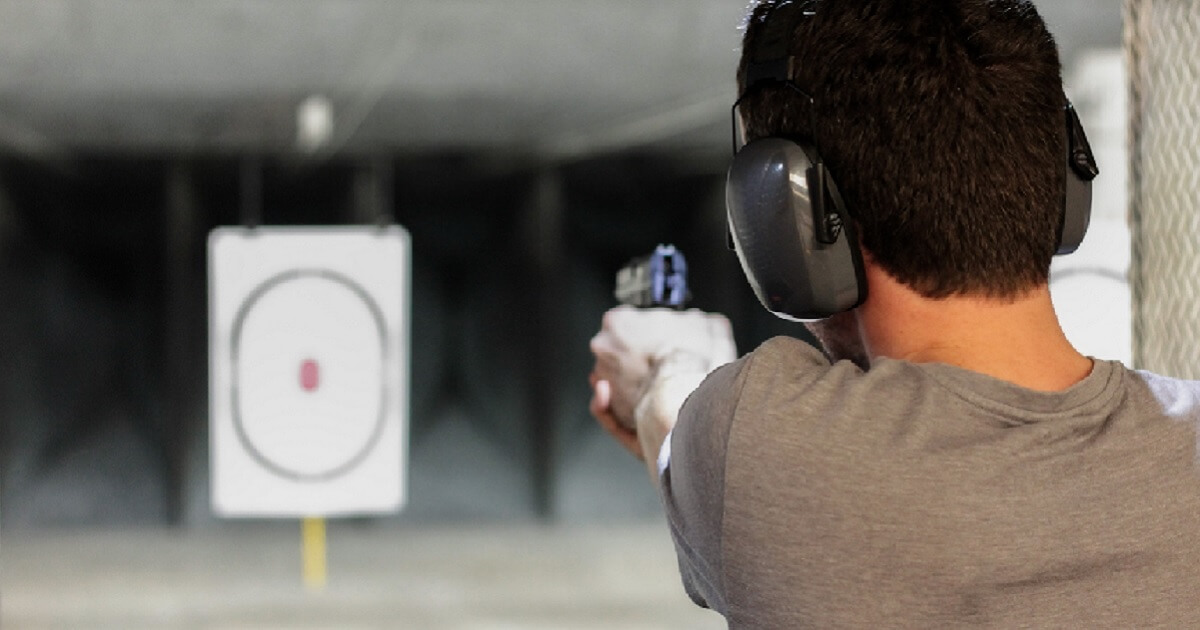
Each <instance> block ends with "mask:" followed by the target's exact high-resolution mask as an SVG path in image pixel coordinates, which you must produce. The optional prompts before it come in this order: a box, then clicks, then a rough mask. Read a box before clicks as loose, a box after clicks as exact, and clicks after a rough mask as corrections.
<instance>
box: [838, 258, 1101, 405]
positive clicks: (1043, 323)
mask: <svg viewBox="0 0 1200 630" xmlns="http://www.w3.org/2000/svg"><path fill="white" fill-rule="evenodd" d="M868 267H869V269H868V271H867V273H868V285H869V286H870V294H869V297H868V299H867V301H866V303H864V304H863V305H862V306H860V307H859V308H858V319H859V328H860V330H861V332H862V335H863V342H864V344H865V346H866V350H867V352H868V353H869V355H870V356H871V358H877V357H889V358H893V359H904V360H908V361H912V362H916V363H946V364H949V365H954V366H957V367H961V368H963V369H966V370H971V371H973V372H979V373H982V374H987V375H989V376H992V377H995V378H998V379H1000V380H1003V381H1008V382H1010V383H1015V384H1017V385H1021V386H1023V387H1028V388H1030V389H1035V390H1042V391H1060V390H1063V389H1066V388H1068V387H1070V386H1071V385H1074V384H1075V383H1078V382H1079V381H1081V380H1083V379H1084V378H1085V377H1087V375H1088V374H1089V373H1090V372H1091V369H1092V361H1091V359H1088V358H1087V357H1085V356H1083V355H1082V354H1080V353H1079V352H1078V351H1077V350H1075V348H1074V347H1073V346H1072V345H1071V343H1070V342H1069V341H1068V340H1067V338H1066V335H1064V334H1063V331H1062V327H1061V326H1060V325H1059V322H1058V317H1057V316H1056V315H1055V313H1054V305H1053V304H1052V303H1051V301H1050V290H1049V287H1048V286H1046V285H1041V286H1039V287H1037V288H1035V289H1033V290H1031V291H1030V292H1028V293H1026V294H1024V295H1021V296H1019V297H1016V298H1012V299H994V298H981V297H950V298H943V299H937V300H933V299H929V298H925V297H922V296H921V295H920V294H918V293H916V292H914V291H913V290H912V289H909V288H908V287H906V286H904V285H902V284H900V283H898V282H896V281H895V280H894V279H893V278H891V277H890V276H889V275H888V274H886V272H883V271H882V270H881V269H879V268H878V267H874V266H873V265H869V266H868Z"/></svg>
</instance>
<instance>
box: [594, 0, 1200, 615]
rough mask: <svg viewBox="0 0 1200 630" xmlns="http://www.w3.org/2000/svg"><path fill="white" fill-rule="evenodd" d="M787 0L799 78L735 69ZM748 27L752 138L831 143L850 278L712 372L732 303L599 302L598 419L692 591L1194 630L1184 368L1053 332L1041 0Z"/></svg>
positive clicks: (750, 603)
mask: <svg viewBox="0 0 1200 630" xmlns="http://www.w3.org/2000/svg"><path fill="white" fill-rule="evenodd" d="M789 5H790V6H789ZM785 6H789V8H786V9H785V8H784V7H785ZM784 11H786V12H787V13H788V15H789V17H788V22H787V24H786V25H785V26H786V28H784V29H783V32H784V33H785V35H786V39H787V46H788V57H789V58H788V60H787V61H788V63H787V64H786V67H787V70H786V72H787V77H786V79H785V80H784V82H783V83H780V82H778V81H777V82H775V83H774V84H767V85H763V86H759V85H748V82H747V74H748V68H750V67H751V66H752V65H753V64H754V63H755V59H748V57H750V56H751V51H761V50H762V49H763V46H764V45H765V44H763V41H764V40H763V39H762V38H767V37H777V36H778V34H779V32H780V27H779V26H778V22H777V21H776V20H777V19H778V18H779V15H780V13H782V12H784ZM772 24H773V26H770V25H772ZM743 44H744V46H743V59H742V62H741V64H740V67H739V73H738V79H739V92H740V93H741V94H742V98H741V102H740V107H739V112H740V116H741V117H742V121H741V123H742V124H744V126H745V129H746V135H747V140H750V141H754V140H756V139H758V138H763V137H766V136H783V137H787V138H792V139H795V140H796V141H797V142H800V143H805V144H807V145H809V146H812V147H819V154H820V157H821V158H822V159H823V161H824V163H825V164H826V165H827V166H828V169H829V171H830V172H831V173H832V174H833V176H834V177H835V178H836V181H837V185H838V187H839V188H840V191H841V194H842V196H843V197H844V199H845V207H846V212H845V214H846V215H848V218H849V220H850V221H851V222H852V225H847V226H846V227H847V229H848V230H850V231H852V232H853V236H854V239H855V241H856V242H857V244H858V245H860V247H859V249H858V251H859V252H860V253H861V258H862V276H863V279H864V280H865V285H866V287H867V290H866V295H865V299H864V300H862V301H861V303H858V304H856V305H854V306H853V307H852V308H849V309H848V310H844V311H841V312H838V313H835V314H832V315H831V316H829V317H827V318H825V319H823V320H821V321H816V322H812V323H810V324H808V325H809V326H810V328H811V330H812V331H813V333H814V334H815V336H816V337H817V338H818V339H819V340H820V341H821V343H822V345H823V346H824V350H825V353H822V352H819V351H817V350H815V349H813V348H811V347H810V346H808V345H806V344H804V343H801V342H799V341H796V340H793V339H789V338H776V339H772V340H770V341H768V342H766V343H765V344H763V345H762V346H761V347H759V348H758V349H757V350H755V351H753V352H751V353H749V354H747V355H746V356H743V357H742V358H740V359H738V360H735V361H732V362H731V363H728V364H725V365H723V366H722V367H719V368H718V367H717V366H719V365H721V364H722V363H724V362H726V361H728V360H729V359H730V358H731V356H732V354H733V350H732V342H731V341H730V334H729V326H728V323H727V322H725V320H724V319H723V318H721V317H720V316H717V315H707V314H703V313H699V312H695V311H691V312H684V313H677V312H670V311H663V310H645V311H639V310H636V309H630V308H618V309H615V310H613V311H611V312H609V313H608V314H607V315H606V316H605V319H604V323H603V326H602V329H601V331H600V333H599V334H598V335H597V336H596V337H595V338H594V339H593V340H592V344H591V347H592V351H593V353H594V354H595V355H596V366H595V368H594V371H593V373H592V375H591V377H590V380H591V383H592V387H593V399H592V403H591V412H592V413H593V415H595V416H596V418H597V419H598V421H599V422H600V423H601V425H603V426H604V427H605V429H607V430H608V431H609V432H610V433H611V434H613V435H614V436H615V437H616V438H617V439H618V440H619V441H620V442H621V443H622V444H623V445H624V446H625V447H626V448H628V449H629V450H630V451H631V452H633V453H634V454H635V455H636V456H638V457H639V458H642V459H643V460H645V461H646V462H647V466H648V470H649V471H650V475H651V478H652V479H653V480H654V481H655V482H656V483H657V484H658V485H659V488H660V491H661V494H662V498H663V502H664V506H665V509H666V513H667V517H668V523H669V525H670V529H671V533H672V537H673V539H674V541H675V544H676V549H677V552H678V557H679V564H680V571H681V574H682V576H683V580H684V585H685V587H686V589H687V591H688V593H689V594H690V595H691V597H692V598H693V599H694V600H695V601H696V602H697V603H699V604H701V605H705V606H708V607H711V608H713V609H714V610H716V611H718V612H720V613H721V614H723V615H724V616H725V617H726V618H727V620H728V621H729V624H730V626H731V627H745V628H799V627H814V628H834V627H863V628H867V627H915V628H940V627H949V626H957V625H974V626H984V627H997V628H1010V627H1031V628H1047V627H1072V628H1098V627H1113V628H1126V627H1146V626H1149V627H1171V628H1183V627H1200V544H1198V543H1197V542H1196V535H1197V532H1200V470H1198V466H1200V460H1198V459H1197V442H1198V440H1197V426H1198V424H1200V384H1197V383H1194V382H1183V381H1177V380H1172V379H1168V378H1164V377H1160V376H1156V375H1153V374H1148V373H1144V372H1134V371H1130V370H1128V369H1126V368H1125V367H1124V366H1122V365H1120V364H1119V363H1116V362H1109V361H1101V360H1094V359H1091V358H1088V357H1086V356H1084V355H1082V354H1081V353H1079V352H1078V351H1077V350H1076V349H1075V348H1073V347H1072V346H1071V344H1070V343H1069V342H1068V341H1067V339H1066V337H1065V336H1064V335H1063V333H1062V330H1061V328H1060V327H1059V323H1058V320H1057V317H1056V316H1055V313H1054V310H1053V306H1052V304H1051V301H1050V294H1049V289H1048V282H1047V278H1048V273H1049V264H1050V259H1051V257H1052V255H1053V254H1054V253H1055V251H1056V249H1063V247H1062V242H1063V237H1062V236H1061V235H1062V233H1063V231H1064V229H1065V228H1064V223H1065V222H1066V220H1065V219H1064V196H1065V193H1064V187H1066V186H1068V183H1067V180H1068V178H1069V177H1072V175H1071V174H1070V173H1068V169H1069V168H1071V167H1070V166H1069V165H1068V164H1066V162H1068V160H1064V159H1063V156H1064V155H1068V150H1067V145H1068V141H1069V138H1071V137H1072V136H1071V134H1070V132H1069V131H1067V132H1064V130H1065V129H1068V128H1069V127H1070V123H1069V122H1068V125H1064V124H1063V112H1064V107H1065V106H1066V105H1067V103H1066V100H1065V98H1064V96H1063V92H1062V86H1061V78H1060V72H1061V71H1060V64H1059V60H1058V53H1057V50H1056V48H1055V44H1054V41H1053V39H1052V37H1051V36H1050V34H1049V33H1048V32H1047V31H1046V29H1045V25H1044V23H1043V22H1042V20H1041V18H1040V16H1038V14H1037V12H1036V10H1035V9H1034V7H1033V6H1032V5H1031V4H1030V3H1029V2H1027V1H1023V0H942V1H933V0H931V1H927V2H911V1H909V0H824V1H805V2H799V1H794V2H787V1H778V2H762V3H760V4H759V5H758V6H756V7H754V8H753V9H752V12H751V15H750V16H749V18H748V20H747V26H746V32H745V39H744V42H743ZM1068 121H1070V118H1069V116H1068ZM813 136H815V137H813ZM810 184H811V180H810ZM1067 203H1068V206H1069V203H1070V202H1067ZM731 212H732V207H731ZM816 221H817V220H816V219H814V222H816ZM735 223H736V222H735ZM734 227H735V228H738V226H737V225H735V226H734ZM851 228H853V229H852V230H851ZM843 238H848V236H846V235H843ZM739 256H740V257H741V258H742V262H743V267H744V268H747V273H748V276H750V277H751V280H752V283H754V273H753V272H752V270H751V269H749V268H748V267H749V265H750V264H752V263H748V258H747V256H748V255H747V251H746V248H745V244H744V243H739ZM760 297H762V296H761V295H760ZM764 303H768V306H769V307H770V304H769V300H764ZM1098 307H1102V305H1098ZM1181 342H1183V340H1181ZM714 368H716V369H715V370H714ZM710 371H711V373H710ZM701 381H702V383H701ZM697 385H698V387H697ZM693 390H694V391H693ZM685 399H686V403H684V400H685Z"/></svg>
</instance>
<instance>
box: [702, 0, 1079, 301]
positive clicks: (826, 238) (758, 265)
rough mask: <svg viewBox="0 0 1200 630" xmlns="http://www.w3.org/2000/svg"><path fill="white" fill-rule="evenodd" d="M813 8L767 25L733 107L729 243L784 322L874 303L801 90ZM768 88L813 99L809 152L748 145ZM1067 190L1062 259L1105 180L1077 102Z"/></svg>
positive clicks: (804, 147) (774, 139)
mask: <svg viewBox="0 0 1200 630" xmlns="http://www.w3.org/2000/svg"><path fill="white" fill-rule="evenodd" d="M811 6H812V3H811V2H801V1H794V0H785V1H783V2H779V3H777V4H775V5H774V6H773V7H772V8H771V9H770V10H769V11H768V12H767V13H766V14H765V15H764V16H763V17H762V18H760V19H761V21H762V24H761V26H760V28H761V29H762V32H761V33H760V34H759V35H758V37H757V40H756V42H755V44H754V48H753V49H752V50H750V51H748V52H749V58H748V60H747V65H746V69H745V84H746V90H745V91H744V92H743V93H742V94H741V95H740V96H739V98H738V100H737V102H735V103H734V104H733V108H732V112H731V116H732V118H733V134H734V138H733V141H734V157H733V161H732V163H731V164H730V166H729V172H728V175H727V178H726V185H725V205H726V210H727V216H728V222H729V240H730V245H731V247H732V248H733V249H734V250H735V251H736V252H737V256H738V261H739V262H740V263H741V265H742V270H743V271H744V272H745V273H746V279H747V280H749V282H750V286H751V288H752V289H753V290H754V294H755V296H756V297H758V300H759V302H761V303H762V305H763V306H765V307H766V308H767V310H769V311H771V312H772V313H774V314H775V315H777V316H779V317H782V318H784V319H791V320H801V321H803V320H815V319H823V318H825V317H829V316H830V315H833V314H834V313H838V312H841V311H846V310H849V309H852V308H854V307H856V306H858V305H859V304H861V303H862V302H863V300H865V299H866V297H867V283H866V278H865V275H864V273H863V263H862V254H861V252H860V251H859V248H858V236H857V234H856V233H855V226H854V219H853V215H852V214H851V213H850V212H849V211H848V210H847V208H846V204H845V202H844V200H843V199H842V195H841V193H840V192H839V191H838V187H837V183H836V182H835V181H834V177H833V175H832V174H831V173H830V171H829V169H828V168H827V167H826V166H825V163H824V161H823V160H822V159H821V153H820V150H819V147H818V146H817V145H816V138H817V135H816V114H815V109H816V108H815V99H814V98H813V97H812V96H811V95H810V94H809V93H808V92H806V91H804V90H803V89H801V88H800V87H799V86H797V85H796V84H795V83H794V82H793V80H792V77H793V76H795V73H794V65H795V59H794V58H793V57H792V56H791V34H792V32H793V31H794V30H795V26H796V24H798V21H799V20H800V19H802V18H804V17H809V16H812V15H813V11H812V10H811V9H806V8H805V7H811ZM764 85H778V86H783V87H786V88H787V89H789V90H791V92H793V93H794V95H795V96H796V97H797V98H803V99H806V100H807V101H808V102H809V104H810V107H809V111H810V112H813V113H812V117H813V120H812V121H811V122H810V124H811V126H812V128H811V131H812V134H811V135H810V139H811V140H810V141H809V142H808V143H804V142H797V141H796V140H794V139H791V138H784V137H780V136H769V137H765V138H759V139H757V140H754V141H753V142H750V143H748V144H746V143H745V142H744V137H745V136H744V129H743V127H742V122H743V121H742V118H741V116H740V114H739V111H738V107H739V106H740V105H741V103H742V101H743V100H745V98H746V96H747V95H749V94H751V93H753V92H754V91H755V90H757V89H759V88H761V87H762V86H764ZM1065 117H1066V125H1067V139H1068V142H1067V156H1066V160H1067V183H1066V190H1065V191H1064V195H1063V209H1062V219H1061V222H1060V224H1059V233H1058V249H1057V251H1056V253H1057V254H1069V253H1071V252H1073V251H1075V249H1076V248H1078V247H1079V244H1080V242H1082V241H1083V237H1084V234H1085V233H1086V232H1087V227H1088V222H1089V219H1090V216H1091V205H1092V191H1091V188H1092V187H1091V182H1092V180H1093V179H1095V178H1096V175H1098V174H1099V169H1098V168H1097V167H1096V160H1095V157H1094V156H1093V154H1092V150H1091V147H1090V146H1089V145H1088V141H1087V136H1086V135H1085V134H1084V131H1083V125H1082V124H1081V123H1080V121H1079V117H1078V116H1077V115H1076V113H1075V108H1074V107H1073V106H1072V105H1071V104H1070V103H1069V102H1068V103H1067V105H1066V107H1065Z"/></svg>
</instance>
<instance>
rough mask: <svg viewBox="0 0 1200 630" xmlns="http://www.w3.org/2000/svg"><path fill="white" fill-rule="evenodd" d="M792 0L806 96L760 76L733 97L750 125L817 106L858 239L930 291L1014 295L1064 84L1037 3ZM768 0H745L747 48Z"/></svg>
mask: <svg viewBox="0 0 1200 630" xmlns="http://www.w3.org/2000/svg"><path fill="white" fill-rule="evenodd" d="M793 2H798V3H800V4H802V5H804V9H805V11H803V15H801V16H800V17H799V18H798V19H797V20H796V23H795V27H794V29H793V30H792V32H791V51H792V55H793V56H794V61H795V64H794V74H793V76H792V80H793V82H794V83H795V84H796V85H797V86H798V87H800V88H801V89H803V90H805V91H806V92H808V93H809V94H811V95H812V96H813V98H814V102H815V108H816V111H815V112H814V113H810V112H809V106H808V102H807V100H806V99H804V98H803V97H800V96H799V95H798V94H797V93H796V92H795V91H793V90H790V89H787V88H785V87H781V86H764V87H760V88H756V89H755V90H754V92H753V93H751V94H750V95H748V96H747V97H746V98H745V100H744V101H743V104H742V106H741V108H740V111H741V112H742V113H743V116H744V117H745V120H744V123H745V125H746V132H747V138H748V139H754V138H756V137H761V136H767V135H782V136H787V137H793V138H797V139H800V140H804V141H811V139H810V138H809V136H810V135H811V134H812V128H813V124H814V123H813V121H814V118H815V127H816V135H817V138H816V144H817V145H818V146H819V148H820V151H821V155H822V157H823V159H824V161H825V162H826V163H827V164H828V166H829V168H830V169H831V170H832V172H833V175H834V177H835V178H836V179H837V181H838V184H839V187H840V189H841V192H842V194H843V196H844V197H845V199H846V203H847V205H848V206H849V208H850V214H851V215H852V217H853V218H854V219H855V221H856V222H857V224H858V226H859V235H860V238H861V241H862V244H863V246H864V248H865V249H866V250H867V251H868V252H869V254H870V255H871V257H872V258H873V259H874V261H875V262H876V263H877V264H878V265H880V266H881V267H882V268H883V269H884V270H886V271H887V272H888V273H889V274H890V275H891V276H893V277H895V278H896V279H897V280H899V281H900V282H902V283H904V284H906V285H908V286H909V287H911V288H913V289H914V290H916V291H917V292H919V293H920V294H922V295H924V296H926V297H931V298H937V297H946V296H950V295H978V296H990V297H1015V296H1017V295H1019V294H1022V293H1024V292H1026V291H1028V290H1030V289H1033V288H1034V287H1036V286H1039V285H1041V284H1043V283H1044V282H1045V281H1046V278H1047V274H1048V270H1049V266H1050V259H1051V257H1052V256H1053V254H1054V251H1055V249H1056V247H1057V231H1058V227H1059V222H1060V219H1061V211H1062V203H1063V197H1062V195H1063V186H1064V178H1065V176H1066V166H1065V154H1066V149H1065V142H1066V133H1065V125H1064V114H1063V106H1064V104H1065V99H1064V96H1063V92H1062V81H1061V71H1060V64H1059V59H1058V51H1057V48H1056V46H1055V43H1054V40H1053V38H1052V37H1051V35H1050V34H1049V33H1048V32H1047V30H1046V27H1045V24H1044V23H1043V22H1042V19H1041V17H1040V16H1039V15H1038V14H1037V12H1036V10H1035V9H1034V7H1033V5H1032V4H1031V3H1030V2H1028V1H1027V0H925V1H923V2H912V1H911V0H793ZM777 3H778V2H776V1H772V0H764V2H761V3H759V4H758V5H757V6H756V7H755V8H754V9H753V11H752V13H751V15H750V16H749V18H748V20H747V26H746V35H745V46H744V47H743V50H745V51H749V50H753V49H754V44H755V43H756V41H757V40H756V38H757V37H759V36H761V35H762V30H763V29H762V22H763V19H764V18H765V17H766V16H767V15H768V13H769V12H770V11H771V9H772V8H773V6H774V5H775V4H777ZM796 13H797V14H799V13H800V12H796ZM777 18H778V16H776V19H777ZM746 62H747V59H746V56H745V55H743V59H742V64H741V66H740V68H739V72H738V84H739V91H741V90H744V89H745V85H744V79H745V77H744V74H745V69H746Z"/></svg>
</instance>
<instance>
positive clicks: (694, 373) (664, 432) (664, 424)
mask: <svg viewBox="0 0 1200 630" xmlns="http://www.w3.org/2000/svg"><path fill="white" fill-rule="evenodd" d="M705 376H707V372H706V371H704V370H702V369H697V368H695V367H692V366H687V367H685V368H677V369H672V370H670V371H667V370H662V369H660V371H659V375H658V376H657V377H656V378H655V379H654V381H652V382H651V384H650V387H649V389H648V390H647V391H646V395H645V396H643V397H642V399H641V401H640V402H639V403H638V405H637V408H636V409H635V410H634V419H635V421H636V423H637V436H638V443H639V444H640V445H641V448H642V455H643V459H644V460H645V463H646V470H647V472H648V473H649V474H650V479H651V481H653V482H654V484H655V485H657V484H658V477H659V475H660V474H661V473H662V470H661V469H660V465H661V466H665V465H666V463H667V462H666V460H665V459H664V460H663V461H661V462H660V458H659V454H660V453H661V452H662V446H663V442H665V441H666V439H667V436H668V435H670V433H671V430H672V429H673V428H674V427H675V422H676V420H678V418H679V410H680V408H682V407H683V403H684V401H686V400H687V397H688V396H690V395H691V393H692V392H693V391H695V390H696V388H697V387H698V386H699V385H700V383H701V382H702V381H704V377H705Z"/></svg>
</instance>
